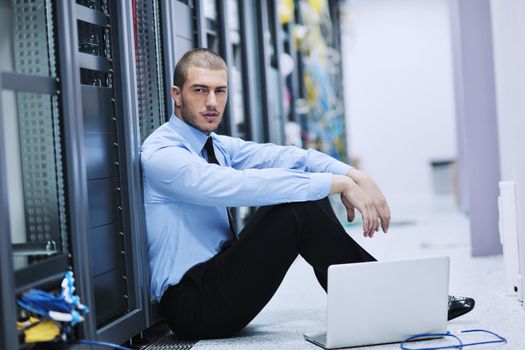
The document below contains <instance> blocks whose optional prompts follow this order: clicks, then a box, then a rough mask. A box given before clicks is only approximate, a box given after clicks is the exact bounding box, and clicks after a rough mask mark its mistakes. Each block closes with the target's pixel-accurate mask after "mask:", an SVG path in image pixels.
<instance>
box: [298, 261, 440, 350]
mask: <svg viewBox="0 0 525 350" xmlns="http://www.w3.org/2000/svg"><path fill="white" fill-rule="evenodd" d="M449 267H450V258H449V257H436V258H424V259H411V260H401V261H382V262H367V263H356V264H342V265H332V266H330V267H329V268H328V318H327V330H326V333H322V334H305V335H304V337H305V339H306V340H308V341H311V342H312V343H314V344H316V345H319V346H321V347H323V348H325V349H336V348H344V347H354V346H363V345H375V344H386V343H396V342H401V341H403V340H405V339H406V338H408V337H410V336H412V335H415V334H420V333H443V332H446V330H447V311H448V279H449Z"/></svg>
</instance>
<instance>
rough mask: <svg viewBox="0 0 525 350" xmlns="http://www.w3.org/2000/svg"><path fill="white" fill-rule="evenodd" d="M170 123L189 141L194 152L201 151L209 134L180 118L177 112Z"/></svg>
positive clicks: (198, 152)
mask: <svg viewBox="0 0 525 350" xmlns="http://www.w3.org/2000/svg"><path fill="white" fill-rule="evenodd" d="M169 123H170V126H171V127H172V128H173V129H174V130H175V131H176V132H177V133H179V134H180V135H181V136H182V137H183V138H184V139H185V140H186V141H188V143H189V144H190V147H191V149H192V151H193V152H195V153H197V154H200V153H201V151H202V148H203V147H204V144H205V143H206V140H207V139H208V135H206V134H205V133H203V132H202V131H200V130H198V129H196V128H194V127H193V126H191V125H189V124H187V123H185V122H184V121H182V120H180V119H179V118H178V117H177V116H176V115H175V113H173V114H172V115H171V118H170V121H169ZM212 134H213V133H210V136H212Z"/></svg>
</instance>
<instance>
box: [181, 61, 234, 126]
mask: <svg viewBox="0 0 525 350" xmlns="http://www.w3.org/2000/svg"><path fill="white" fill-rule="evenodd" d="M171 96H172V97H173V99H174V100H175V106H176V111H175V113H176V115H177V117H178V118H180V119H182V120H183V121H184V122H185V123H187V124H190V125H191V126H193V127H194V128H196V129H198V130H200V131H202V132H203V133H205V134H209V133H210V132H212V131H214V130H216V129H217V128H218V126H219V123H220V122H221V120H222V114H223V113H224V107H225V106H226V101H227V100H228V73H227V72H226V70H222V69H221V70H213V69H206V68H200V67H191V68H190V69H189V70H188V75H187V78H186V82H185V83H184V86H183V87H182V90H181V89H180V88H179V87H178V86H172V87H171Z"/></svg>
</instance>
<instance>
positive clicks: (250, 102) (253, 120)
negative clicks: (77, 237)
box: [239, 0, 262, 142]
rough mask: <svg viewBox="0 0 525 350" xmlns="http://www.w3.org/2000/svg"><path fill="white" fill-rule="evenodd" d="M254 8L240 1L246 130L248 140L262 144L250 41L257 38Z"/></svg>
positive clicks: (252, 51)
mask: <svg viewBox="0 0 525 350" xmlns="http://www.w3.org/2000/svg"><path fill="white" fill-rule="evenodd" d="M252 9H253V6H250V4H249V3H248V2H246V1H242V0H241V1H239V14H240V32H241V41H242V43H243V45H242V69H243V72H242V74H243V76H244V79H243V80H244V109H245V110H246V112H247V115H248V118H246V123H247V125H246V130H247V131H248V139H249V140H252V141H256V142H262V137H261V136H260V132H259V131H258V128H257V108H256V104H257V97H256V95H255V91H257V85H256V84H257V82H256V79H255V72H254V68H253V67H255V66H256V62H255V55H256V52H255V50H253V46H252V45H251V44H250V40H253V39H254V38H256V33H255V32H254V30H253V27H252V26H251V25H250V23H251V21H250V19H252V18H253V13H252Z"/></svg>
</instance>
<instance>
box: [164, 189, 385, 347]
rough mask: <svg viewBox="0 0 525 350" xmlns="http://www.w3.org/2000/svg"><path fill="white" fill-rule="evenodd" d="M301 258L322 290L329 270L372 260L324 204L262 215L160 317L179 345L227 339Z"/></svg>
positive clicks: (200, 269) (171, 295)
mask: <svg viewBox="0 0 525 350" xmlns="http://www.w3.org/2000/svg"><path fill="white" fill-rule="evenodd" d="M298 254H301V256H302V257H303V258H304V259H305V260H306V261H307V262H308V263H309V264H310V265H311V266H312V268H313V270H314V272H315V275H316V277H317V280H318V281H319V283H320V284H321V286H322V287H323V288H324V289H325V290H326V289H327V271H328V266H330V265H332V264H342V263H354V262H364V261H374V260H375V259H374V258H373V257H372V256H371V255H370V254H368V253H367V252H366V251H365V250H364V249H363V248H361V246H359V245H358V244H357V243H356V242H355V241H354V240H353V239H352V238H351V237H350V236H349V235H348V234H347V233H346V231H345V230H344V228H343V227H342V226H341V224H340V223H339V221H338V219H337V218H336V216H335V214H334V212H333V210H332V207H331V205H330V202H329V201H328V199H323V200H320V201H312V202H299V203H287V204H280V205H274V206H268V207H262V208H260V209H259V210H258V211H257V212H256V213H255V215H254V217H253V218H252V219H251V220H250V221H249V222H248V224H247V225H246V226H245V228H244V229H243V231H242V232H241V234H240V239H239V240H238V241H234V242H233V243H232V244H231V245H229V246H227V247H225V248H224V249H223V250H222V251H221V252H219V253H218V254H217V255H216V256H214V257H213V258H211V259H210V260H208V261H206V262H204V263H201V264H198V265H196V266H194V267H192V268H191V269H190V270H189V271H188V272H186V274H185V275H184V277H183V278H182V280H181V281H180V282H179V283H178V284H177V285H175V286H170V287H169V288H168V289H167V290H166V292H165V293H164V295H163V296H162V299H161V305H160V309H161V314H162V316H163V318H164V320H165V321H166V322H167V323H168V325H169V327H170V328H171V330H172V331H173V332H174V333H175V334H176V335H177V336H179V337H181V338H185V339H209V338H222V337H228V336H232V335H234V334H235V333H237V332H239V331H240V330H241V329H243V328H244V327H245V326H246V325H247V324H248V323H249V322H250V321H251V320H253V319H254V318H255V316H256V315H257V314H258V313H259V312H260V311H261V310H262V309H263V307H264V306H265V305H266V304H267V303H268V301H269V300H270V299H271V297H272V296H273V295H274V293H275V292H276V290H277V288H278V287H279V285H280V284H281V282H282V280H283V278H284V276H285V274H286V272H287V271H288V269H289V267H290V265H291V264H292V263H293V261H294V260H295V259H296V258H297V255H298Z"/></svg>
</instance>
